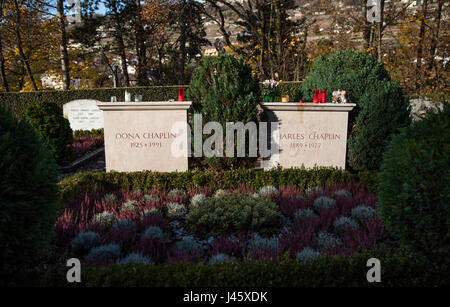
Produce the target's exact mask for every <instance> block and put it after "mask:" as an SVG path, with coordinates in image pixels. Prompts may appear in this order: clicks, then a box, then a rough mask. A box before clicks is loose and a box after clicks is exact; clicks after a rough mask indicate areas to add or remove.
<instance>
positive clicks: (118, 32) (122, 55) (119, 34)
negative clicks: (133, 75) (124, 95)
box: [111, 0, 130, 87]
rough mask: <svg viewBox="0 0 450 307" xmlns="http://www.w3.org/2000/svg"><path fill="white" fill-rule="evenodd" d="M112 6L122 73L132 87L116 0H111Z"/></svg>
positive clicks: (127, 83)
mask: <svg viewBox="0 0 450 307" xmlns="http://www.w3.org/2000/svg"><path fill="white" fill-rule="evenodd" d="M111 7H112V10H113V13H114V21H115V27H116V29H115V30H116V31H115V36H116V42H117V47H118V48H119V56H120V59H121V61H122V63H121V64H122V73H123V77H124V79H125V86H126V87H130V76H129V75H128V64H127V55H126V53H125V43H124V41H123V31H122V25H121V23H120V17H119V13H118V11H117V2H116V0H112V1H111Z"/></svg>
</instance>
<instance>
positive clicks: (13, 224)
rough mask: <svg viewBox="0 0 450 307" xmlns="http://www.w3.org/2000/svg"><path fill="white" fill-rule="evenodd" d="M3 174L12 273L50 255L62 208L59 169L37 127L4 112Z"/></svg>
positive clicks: (2, 216) (2, 209)
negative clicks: (58, 213) (60, 208)
mask: <svg viewBox="0 0 450 307" xmlns="http://www.w3.org/2000/svg"><path fill="white" fill-rule="evenodd" d="M0 174H1V176H0V259H1V260H0V271H2V272H3V273H6V274H5V275H8V274H11V273H13V272H14V271H16V270H17V269H20V268H24V267H26V266H27V265H28V264H30V263H31V262H33V261H34V260H36V259H37V258H38V257H39V256H40V255H42V254H43V253H45V251H46V247H47V246H48V244H49V241H50V239H51V236H52V233H53V229H54V224H55V221H56V214H57V210H58V204H57V201H58V187H57V180H58V171H57V165H56V163H55V160H54V159H53V157H52V155H51V153H50V151H49V150H48V148H47V146H46V145H45V143H44V142H43V141H41V140H40V139H39V137H38V136H37V134H36V132H35V131H34V129H33V128H32V127H31V126H30V125H29V124H28V123H27V122H26V121H23V120H22V121H17V120H16V119H14V118H13V117H12V116H11V115H10V114H9V113H7V112H6V111H4V110H3V109H1V108H0ZM5 275H4V276H5Z"/></svg>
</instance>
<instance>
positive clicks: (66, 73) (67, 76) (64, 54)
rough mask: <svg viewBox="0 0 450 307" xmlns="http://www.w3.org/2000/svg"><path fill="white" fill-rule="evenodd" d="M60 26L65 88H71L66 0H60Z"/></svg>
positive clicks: (62, 70)
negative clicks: (65, 12) (65, 13)
mask: <svg viewBox="0 0 450 307" xmlns="http://www.w3.org/2000/svg"><path fill="white" fill-rule="evenodd" d="M58 15H59V27H60V31H61V45H60V53H61V72H62V76H63V81H64V89H65V90H68V89H70V66H69V54H68V52H67V34H66V16H65V15H64V0H58Z"/></svg>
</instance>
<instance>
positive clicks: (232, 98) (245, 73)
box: [187, 55, 261, 168]
mask: <svg viewBox="0 0 450 307" xmlns="http://www.w3.org/2000/svg"><path fill="white" fill-rule="evenodd" d="M187 97H188V98H189V99H190V100H192V106H191V109H190V113H191V116H193V115H194V114H201V115H202V117H203V124H206V123H209V122H218V123H220V124H221V125H222V127H223V131H224V133H225V131H226V123H227V122H233V123H236V122H242V123H244V125H245V124H247V123H249V122H254V123H257V122H258V116H257V115H258V110H257V106H258V103H259V101H260V99H261V89H260V86H259V81H258V80H257V79H256V78H254V77H253V76H252V68H251V67H250V66H249V65H247V64H246V63H245V62H244V61H243V60H242V59H241V60H237V59H236V58H235V57H234V56H232V55H225V56H219V57H204V58H203V60H202V62H201V64H200V65H199V66H198V68H197V69H196V70H195V72H194V74H193V76H192V79H191V82H190V85H189V89H188V91H187ZM193 124H194V129H195V122H194V123H193ZM246 144H248V137H247V141H246ZM234 146H235V147H236V142H235V144H234ZM223 147H224V155H223V156H225V149H226V142H224V144H223ZM216 156H217V155H216ZM236 156H237V155H236V151H235V155H234V157H236ZM245 157H248V150H247V149H246V155H245ZM253 160H254V159H251V158H247V159H246V158H244V157H240V158H220V157H208V158H207V159H206V161H207V162H208V164H210V165H212V166H215V167H222V168H228V167H230V166H232V167H237V166H242V165H246V163H247V164H248V163H252V161H253Z"/></svg>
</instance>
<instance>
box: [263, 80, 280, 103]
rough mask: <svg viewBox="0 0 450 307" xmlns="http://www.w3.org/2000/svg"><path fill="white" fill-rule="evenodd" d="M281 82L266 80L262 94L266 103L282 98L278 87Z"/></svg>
mask: <svg viewBox="0 0 450 307" xmlns="http://www.w3.org/2000/svg"><path fill="white" fill-rule="evenodd" d="M279 84H280V82H278V81H275V80H266V81H264V82H263V90H262V94H263V96H264V101H265V102H273V101H274V100H275V97H278V96H281V93H280V90H279V89H278V85H279Z"/></svg>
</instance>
